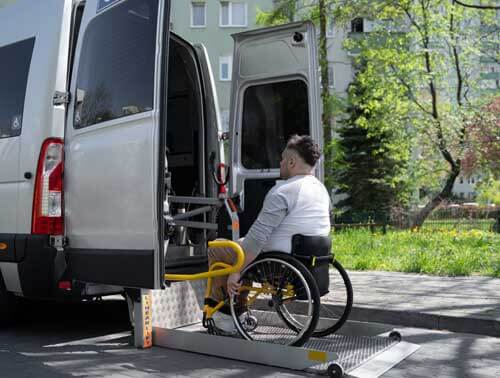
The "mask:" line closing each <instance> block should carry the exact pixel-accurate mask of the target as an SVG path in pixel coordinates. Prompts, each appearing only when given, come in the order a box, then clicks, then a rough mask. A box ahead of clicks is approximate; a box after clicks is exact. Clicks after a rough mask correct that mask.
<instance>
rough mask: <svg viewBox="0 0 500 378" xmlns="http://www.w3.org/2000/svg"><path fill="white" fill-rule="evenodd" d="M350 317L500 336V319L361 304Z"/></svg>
mask: <svg viewBox="0 0 500 378" xmlns="http://www.w3.org/2000/svg"><path fill="white" fill-rule="evenodd" d="M326 306H328V307H332V308H333V309H337V310H341V309H342V307H341V306H335V305H326ZM348 319H349V320H357V321H363V322H375V323H386V324H393V325H400V326H406V327H417V328H427V329H437V330H446V331H452V332H461V333H473V334H477V335H486V336H493V337H500V321H499V320H493V319H482V318H473V317H457V316H449V315H438V314H429V313H423V312H417V311H398V310H385V309H384V310H381V309H379V308H370V307H360V306H353V307H352V310H351V313H350V315H349V318H348Z"/></svg>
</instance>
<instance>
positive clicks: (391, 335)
mask: <svg viewBox="0 0 500 378" xmlns="http://www.w3.org/2000/svg"><path fill="white" fill-rule="evenodd" d="M389 338H390V339H391V340H394V341H397V342H400V341H401V339H402V337H401V334H400V333H399V332H398V331H392V332H391V333H389Z"/></svg>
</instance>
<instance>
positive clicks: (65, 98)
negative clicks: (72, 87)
mask: <svg viewBox="0 0 500 378" xmlns="http://www.w3.org/2000/svg"><path fill="white" fill-rule="evenodd" d="M70 100H71V93H69V92H59V91H56V92H54V97H52V103H53V104H54V105H64V104H69V102H70Z"/></svg>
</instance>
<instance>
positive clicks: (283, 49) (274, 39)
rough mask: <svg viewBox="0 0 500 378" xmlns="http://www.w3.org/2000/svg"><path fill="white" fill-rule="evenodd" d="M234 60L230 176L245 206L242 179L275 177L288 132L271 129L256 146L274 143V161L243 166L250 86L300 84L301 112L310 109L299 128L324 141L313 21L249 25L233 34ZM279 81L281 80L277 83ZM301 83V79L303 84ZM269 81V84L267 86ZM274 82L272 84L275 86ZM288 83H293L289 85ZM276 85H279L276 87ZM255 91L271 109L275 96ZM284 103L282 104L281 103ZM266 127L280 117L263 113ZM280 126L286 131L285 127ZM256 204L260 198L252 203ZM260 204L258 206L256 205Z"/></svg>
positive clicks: (320, 173) (260, 103) (267, 110)
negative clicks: (303, 104) (248, 28)
mask: <svg viewBox="0 0 500 378" xmlns="http://www.w3.org/2000/svg"><path fill="white" fill-rule="evenodd" d="M233 38H234V53H233V56H234V58H233V59H234V60H233V82H232V94H231V114H230V122H229V125H230V133H231V167H232V169H231V180H230V193H231V195H232V196H240V207H241V208H242V209H244V208H245V206H246V204H245V203H246V202H245V193H244V187H245V181H246V180H255V179H263V180H266V181H269V180H271V181H272V180H273V179H274V180H275V179H278V178H279V152H280V151H279V150H280V149H282V148H284V147H285V144H286V138H287V137H288V136H289V135H278V134H279V131H277V134H276V135H273V136H274V138H265V137H264V138H265V139H266V140H265V141H264V143H261V144H258V143H256V146H258V148H262V149H264V151H265V150H266V149H273V153H274V155H275V156H274V159H273V162H272V164H268V163H266V162H263V163H262V164H260V165H259V166H258V168H252V167H250V168H249V167H248V166H245V163H244V161H243V159H242V154H243V153H244V149H245V147H244V145H243V143H242V138H243V134H244V131H245V130H243V123H244V117H245V109H246V108H245V103H244V102H245V101H244V98H245V97H244V96H245V94H246V93H247V90H248V89H249V88H259V87H261V88H263V91H262V92H263V93H261V94H265V93H264V92H265V91H266V90H268V89H269V88H270V87H271V86H273V85H275V87H276V88H278V87H279V86H280V85H282V86H287V85H296V86H297V87H298V88H299V89H300V90H302V89H303V90H304V98H303V100H304V102H307V106H306V108H305V112H308V124H309V127H308V128H307V125H306V127H305V128H304V130H303V132H305V133H307V132H308V133H309V134H310V135H311V136H312V137H313V138H314V139H315V140H316V141H317V142H318V143H319V144H320V147H321V145H322V140H323V138H322V127H321V118H320V109H319V81H318V70H317V67H318V64H317V48H316V36H315V32H314V26H313V24H312V23H311V22H296V23H292V24H287V25H282V26H277V27H271V28H264V29H258V30H252V31H247V32H243V33H238V34H234V35H233ZM280 83H282V84H280ZM301 83H304V84H301ZM266 86H267V87H269V88H266ZM276 88H275V90H276ZM291 88H292V87H291ZM278 89H279V88H278ZM258 96H259V93H258V90H257V91H256V94H255V97H256V99H254V102H255V103H257V105H258V106H260V107H261V109H262V112H263V114H270V113H272V112H273V110H274V109H273V107H274V106H276V105H274V102H273V101H274V99H275V98H276V96H274V97H272V96H273V95H272V94H271V95H270V96H271V97H269V98H264V97H262V98H258ZM281 105H283V104H281ZM265 118H266V119H265V121H266V122H268V124H266V126H265V127H266V128H268V129H269V128H272V127H274V125H275V124H276V123H277V122H278V121H279V120H274V119H269V117H265ZM283 132H284V131H283ZM316 175H317V176H318V178H320V179H322V178H323V165H322V162H320V163H319V164H318V166H317V170H316ZM253 205H258V204H253ZM259 208H260V207H259Z"/></svg>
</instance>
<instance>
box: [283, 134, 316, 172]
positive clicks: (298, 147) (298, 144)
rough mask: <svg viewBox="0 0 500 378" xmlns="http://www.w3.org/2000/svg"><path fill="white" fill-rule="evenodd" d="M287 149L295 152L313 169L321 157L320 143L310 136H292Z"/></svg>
mask: <svg viewBox="0 0 500 378" xmlns="http://www.w3.org/2000/svg"><path fill="white" fill-rule="evenodd" d="M286 148H287V149H290V150H294V151H295V152H297V153H298V154H299V156H300V157H301V158H302V159H303V160H304V161H305V162H306V163H307V164H309V165H310V166H311V167H314V165H316V162H317V161H318V160H319V157H320V156H321V151H320V149H319V146H318V143H316V142H315V141H314V140H313V138H311V137H310V136H309V135H297V134H295V135H292V136H291V137H290V138H289V139H288V142H287V144H286Z"/></svg>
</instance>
